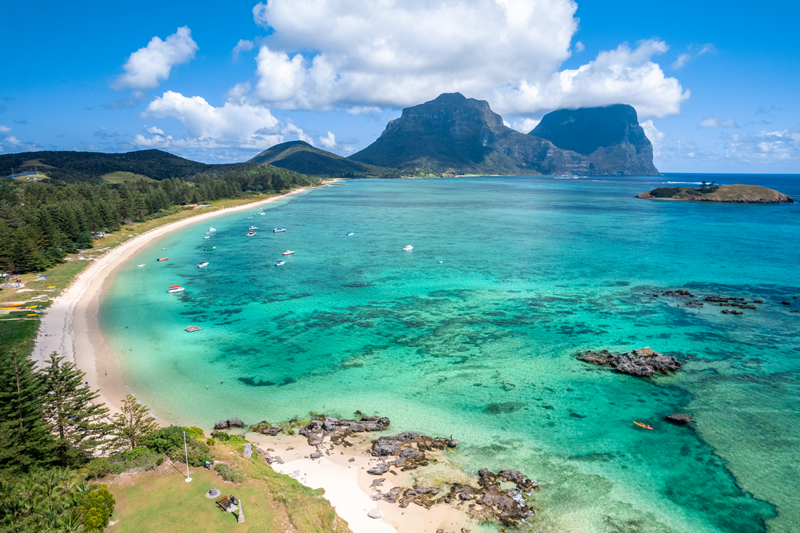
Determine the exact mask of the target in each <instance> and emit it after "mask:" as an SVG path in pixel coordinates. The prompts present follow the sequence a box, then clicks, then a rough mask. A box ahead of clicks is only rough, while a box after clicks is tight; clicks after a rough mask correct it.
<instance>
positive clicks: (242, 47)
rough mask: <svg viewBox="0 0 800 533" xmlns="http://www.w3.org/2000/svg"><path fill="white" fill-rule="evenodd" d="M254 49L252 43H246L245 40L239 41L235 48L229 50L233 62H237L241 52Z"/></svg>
mask: <svg viewBox="0 0 800 533" xmlns="http://www.w3.org/2000/svg"><path fill="white" fill-rule="evenodd" d="M254 47H255V44H253V41H248V40H247V39H239V42H238V43H236V46H234V47H233V50H231V55H232V56H233V61H234V62H236V61H239V56H240V55H241V53H242V52H249V51H250V50H252V49H253V48H254Z"/></svg>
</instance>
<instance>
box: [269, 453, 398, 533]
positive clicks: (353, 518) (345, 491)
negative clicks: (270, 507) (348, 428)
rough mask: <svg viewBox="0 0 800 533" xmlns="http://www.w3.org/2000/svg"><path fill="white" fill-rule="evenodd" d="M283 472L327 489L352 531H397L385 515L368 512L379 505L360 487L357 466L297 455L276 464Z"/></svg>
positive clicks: (276, 468) (372, 532) (386, 532)
mask: <svg viewBox="0 0 800 533" xmlns="http://www.w3.org/2000/svg"><path fill="white" fill-rule="evenodd" d="M275 470H277V471H278V472H280V473H281V474H287V475H291V476H292V477H294V478H296V479H297V480H298V481H299V482H300V483H302V484H303V485H306V486H307V487H311V488H312V489H320V488H322V489H325V499H327V500H328V501H329V502H331V505H332V506H333V508H334V509H335V510H336V514H337V515H339V516H340V517H341V518H342V519H344V520H346V521H347V525H348V526H350V529H351V530H352V531H353V533H396V530H395V528H393V527H392V526H390V525H389V524H387V523H385V522H384V521H383V519H382V518H381V519H374V518H370V517H369V516H367V513H368V512H369V511H370V510H371V509H375V508H377V507H378V505H377V504H376V502H373V501H372V499H370V497H369V496H367V495H366V494H365V493H363V492H362V491H361V489H359V487H358V481H357V476H358V470H356V469H353V468H347V467H344V466H340V465H337V464H335V463H333V462H331V461H329V460H328V459H325V458H322V459H297V460H294V461H289V462H287V463H285V464H282V465H275Z"/></svg>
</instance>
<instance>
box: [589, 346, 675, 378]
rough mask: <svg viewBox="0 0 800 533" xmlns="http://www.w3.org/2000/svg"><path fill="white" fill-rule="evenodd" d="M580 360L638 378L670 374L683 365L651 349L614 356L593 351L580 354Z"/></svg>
mask: <svg viewBox="0 0 800 533" xmlns="http://www.w3.org/2000/svg"><path fill="white" fill-rule="evenodd" d="M578 359H580V360H581V361H584V362H586V363H591V364H594V365H604V366H613V367H614V368H615V369H616V370H617V372H621V373H623V374H628V375H631V376H636V377H650V376H652V375H653V374H655V373H656V372H660V373H662V374H668V373H670V372H677V371H678V370H680V368H681V366H683V363H681V362H680V361H678V360H677V359H675V358H674V357H672V356H668V355H661V354H660V353H658V352H656V351H655V350H651V349H650V348H649V347H645V348H642V349H641V350H633V351H632V352H627V353H622V354H614V353H610V352H608V351H607V350H603V351H602V352H593V351H591V350H589V351H587V352H583V353H579V354H578Z"/></svg>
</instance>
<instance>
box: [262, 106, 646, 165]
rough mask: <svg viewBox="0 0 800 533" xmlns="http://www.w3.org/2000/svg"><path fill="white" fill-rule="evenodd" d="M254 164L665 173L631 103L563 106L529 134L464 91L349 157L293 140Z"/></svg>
mask: <svg viewBox="0 0 800 533" xmlns="http://www.w3.org/2000/svg"><path fill="white" fill-rule="evenodd" d="M249 162H251V163H269V164H272V165H274V166H278V167H282V168H287V169H290V170H294V171H296V172H301V173H303V174H310V175H320V176H335V177H369V176H375V177H393V176H397V177H399V176H409V175H411V176H430V175H463V174H481V175H487V174H492V175H498V174H499V175H524V174H575V175H590V174H593V175H597V174H614V175H653V174H658V170H656V167H655V166H653V147H652V145H651V144H650V141H649V140H648V139H647V137H646V136H645V133H644V130H643V129H642V127H641V126H640V125H639V121H638V117H637V115H636V110H635V109H634V108H633V107H631V106H629V105H626V104H615V105H610V106H606V107H591V108H581V109H559V110H557V111H553V112H552V113H548V114H547V115H545V116H544V117H543V118H542V120H541V122H539V124H538V125H537V126H536V127H535V128H534V129H533V131H531V132H530V133H528V134H527V135H526V134H524V133H520V132H518V131H516V130H514V129H511V128H509V127H507V126H506V125H505V124H503V118H502V117H501V116H500V115H498V114H497V113H495V112H494V111H492V110H491V108H490V107H489V103H488V102H486V101H485V100H475V99H473V98H465V97H464V96H463V95H461V94H459V93H446V94H442V95H440V96H439V97H438V98H436V99H435V100H431V101H430V102H426V103H424V104H420V105H417V106H414V107H407V108H405V109H403V113H402V115H401V116H400V118H398V119H396V120H392V121H390V122H389V123H388V124H387V125H386V129H385V130H384V131H383V133H382V134H381V136H380V137H379V138H378V139H377V140H376V141H375V142H373V143H372V144H371V145H369V146H367V147H366V148H364V149H363V150H361V151H360V152H357V153H355V154H353V155H351V156H350V157H347V158H344V157H341V156H338V155H336V154H333V153H330V152H326V151H324V150H320V149H318V148H314V147H313V146H311V145H310V144H308V143H305V142H303V141H293V142H287V143H283V144H278V145H276V146H273V147H271V148H269V149H267V150H265V151H263V152H262V153H260V154H258V155H257V156H256V157H254V158H253V159H251V160H250V161H249Z"/></svg>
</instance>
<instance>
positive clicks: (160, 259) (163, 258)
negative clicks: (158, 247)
mask: <svg viewBox="0 0 800 533" xmlns="http://www.w3.org/2000/svg"><path fill="white" fill-rule="evenodd" d="M167 259H169V257H159V258H158V259H156V261H166V260H167Z"/></svg>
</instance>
